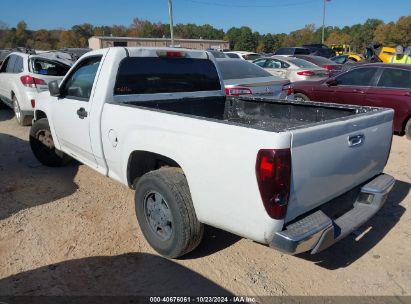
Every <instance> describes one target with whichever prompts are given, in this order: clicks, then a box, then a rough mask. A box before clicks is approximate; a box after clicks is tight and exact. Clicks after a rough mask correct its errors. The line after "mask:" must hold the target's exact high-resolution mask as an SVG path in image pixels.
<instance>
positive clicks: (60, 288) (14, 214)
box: [0, 109, 411, 295]
mask: <svg viewBox="0 0 411 304" xmlns="http://www.w3.org/2000/svg"><path fill="white" fill-rule="evenodd" d="M28 133H29V128H27V127H19V126H18V125H17V123H16V122H15V120H14V118H13V115H12V112H11V111H10V110H4V109H2V110H0V295H175V294H179V295H181V294H187V293H188V294H197V295H198V294H202V295H204V294H214V295H217V294H235V295H411V259H410V256H411V221H410V219H411V212H410V210H409V208H410V204H411V194H410V186H411V170H410V169H411V141H407V140H406V139H405V138H401V137H398V136H395V137H394V142H393V146H392V151H391V156H390V159H389V163H388V166H387V167H386V172H387V173H389V174H392V175H393V176H394V177H395V178H396V179H397V183H396V186H395V188H394V189H393V191H392V193H391V195H390V196H389V199H388V201H387V203H386V204H385V206H384V208H383V209H382V210H381V211H380V212H379V213H378V214H377V216H375V217H374V218H373V219H372V220H370V222H369V223H367V224H366V225H365V226H364V227H362V228H361V229H360V230H359V231H357V233H356V234H355V235H354V234H353V235H351V236H349V237H347V238H346V239H344V240H343V241H341V242H340V243H338V244H336V245H335V246H333V247H332V248H330V249H328V250H327V251H325V252H323V253H321V254H319V255H316V256H310V255H300V256H287V255H283V254H281V253H279V252H276V251H274V250H272V249H269V248H267V247H266V246H263V245H260V244H257V243H254V242H252V241H249V240H246V239H242V238H239V237H237V236H235V235H232V234H229V233H226V232H223V231H221V230H217V229H214V228H211V227H207V228H206V234H205V237H204V240H203V243H202V244H201V245H200V247H199V248H198V249H197V250H196V251H195V252H194V253H191V254H190V255H188V256H186V257H185V258H184V259H180V260H167V259H164V258H161V257H159V256H158V255H157V254H156V253H155V252H154V251H153V250H152V249H151V248H150V247H149V246H148V245H147V243H146V242H145V240H144V238H143V236H142V234H141V231H140V229H139V227H138V225H137V222H136V218H135V213H134V206H133V191H131V190H129V189H128V188H126V187H124V186H122V185H120V184H118V183H116V182H114V181H111V180H110V179H108V178H106V177H103V176H100V175H99V174H97V173H96V172H94V171H92V170H91V169H89V168H87V167H86V166H84V165H79V164H77V163H73V164H71V165H69V166H68V167H65V168H55V169H52V168H46V167H44V166H41V165H40V164H39V163H38V162H37V161H36V160H35V159H34V157H33V155H32V154H31V151H30V148H29V145H28Z"/></svg>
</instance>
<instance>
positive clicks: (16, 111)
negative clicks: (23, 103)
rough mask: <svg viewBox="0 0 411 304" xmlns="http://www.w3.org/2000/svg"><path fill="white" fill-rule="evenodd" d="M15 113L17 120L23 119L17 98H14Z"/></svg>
mask: <svg viewBox="0 0 411 304" xmlns="http://www.w3.org/2000/svg"><path fill="white" fill-rule="evenodd" d="M14 114H15V115H16V119H17V121H20V120H21V111H20V106H19V103H18V101H17V99H15V100H14Z"/></svg>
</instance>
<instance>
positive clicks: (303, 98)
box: [294, 93, 310, 101]
mask: <svg viewBox="0 0 411 304" xmlns="http://www.w3.org/2000/svg"><path fill="white" fill-rule="evenodd" d="M294 99H295V100H298V101H310V98H308V96H307V95H304V94H303V93H294Z"/></svg>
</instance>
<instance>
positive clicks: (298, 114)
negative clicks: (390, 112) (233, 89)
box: [125, 97, 377, 132]
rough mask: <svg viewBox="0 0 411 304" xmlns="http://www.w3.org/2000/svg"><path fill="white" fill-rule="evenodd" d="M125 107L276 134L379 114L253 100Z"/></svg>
mask: <svg viewBox="0 0 411 304" xmlns="http://www.w3.org/2000/svg"><path fill="white" fill-rule="evenodd" d="M125 104H128V105H132V106H138V107H143V108H148V109H155V110H159V111H166V112H174V113H178V114H183V115H188V116H195V117H198V118H202V119H211V120H219V121H224V122H226V123H231V124H235V125H240V126H244V127H251V128H256V129H261V130H266V131H272V132H281V131H286V130H292V129H295V128H301V127H304V126H308V125H313V124H321V123H322V122H325V121H330V120H343V119H346V118H350V117H351V116H353V115H356V114H365V113H368V112H374V111H377V109H375V108H370V107H359V106H348V105H336V104H324V103H315V102H299V101H285V100H276V99H267V98H252V97H247V98H236V97H206V98H184V99H177V100H160V101H128V102H125Z"/></svg>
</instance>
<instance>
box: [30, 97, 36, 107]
mask: <svg viewBox="0 0 411 304" xmlns="http://www.w3.org/2000/svg"><path fill="white" fill-rule="evenodd" d="M30 102H31V107H32V108H33V109H34V108H35V107H36V100H35V99H31V100H30Z"/></svg>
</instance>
